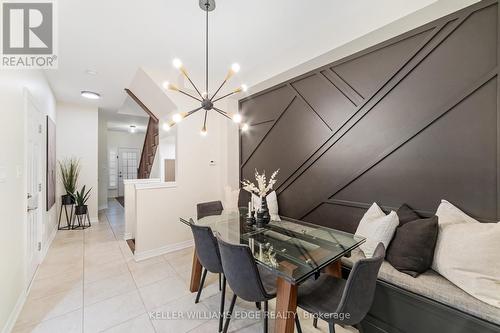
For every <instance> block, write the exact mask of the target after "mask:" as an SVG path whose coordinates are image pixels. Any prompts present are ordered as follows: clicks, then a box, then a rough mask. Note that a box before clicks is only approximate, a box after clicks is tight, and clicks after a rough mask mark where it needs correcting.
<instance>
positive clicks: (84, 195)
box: [73, 185, 92, 215]
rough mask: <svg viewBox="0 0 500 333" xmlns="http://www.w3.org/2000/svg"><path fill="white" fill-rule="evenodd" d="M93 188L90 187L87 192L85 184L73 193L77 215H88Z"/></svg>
mask: <svg viewBox="0 0 500 333" xmlns="http://www.w3.org/2000/svg"><path fill="white" fill-rule="evenodd" d="M91 190H92V188H90V189H89V190H88V191H87V192H85V185H84V186H83V187H82V189H81V190H80V191H76V193H75V194H73V198H74V200H75V204H76V207H75V215H87V211H88V208H87V205H86V203H87V200H89V197H90V191H91Z"/></svg>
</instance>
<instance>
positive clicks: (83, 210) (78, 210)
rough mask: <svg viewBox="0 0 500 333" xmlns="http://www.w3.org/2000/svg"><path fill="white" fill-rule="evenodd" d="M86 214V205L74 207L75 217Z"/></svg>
mask: <svg viewBox="0 0 500 333" xmlns="http://www.w3.org/2000/svg"><path fill="white" fill-rule="evenodd" d="M86 214H87V205H83V206H76V207H75V215H86Z"/></svg>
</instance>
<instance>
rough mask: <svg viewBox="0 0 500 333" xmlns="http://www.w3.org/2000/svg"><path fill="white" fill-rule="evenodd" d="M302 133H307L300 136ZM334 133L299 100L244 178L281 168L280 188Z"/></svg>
mask: <svg viewBox="0 0 500 333" xmlns="http://www.w3.org/2000/svg"><path fill="white" fill-rule="evenodd" d="M298 133H307V134H305V135H298ZM329 135H330V130H329V129H328V127H327V126H326V125H325V124H324V123H323V122H322V121H321V119H320V118H319V117H318V116H317V115H316V114H315V113H314V112H313V111H312V110H311V109H310V108H309V107H308V106H307V104H306V103H304V102H303V101H302V100H301V99H299V98H295V100H294V101H293V103H292V104H291V105H290V107H289V108H288V109H287V110H286V112H285V113H284V114H283V116H282V117H281V118H280V120H279V121H278V122H277V123H276V125H275V126H274V127H273V129H272V130H271V132H269V134H268V135H267V137H266V138H265V139H264V141H263V142H262V143H261V144H260V146H259V149H258V150H257V151H256V152H255V153H254V154H253V155H252V157H250V159H249V160H248V162H247V163H246V164H245V165H244V167H243V169H242V176H243V178H244V179H254V172H255V169H256V168H257V170H259V171H262V170H266V172H267V174H270V173H271V172H273V171H274V170H276V169H278V168H279V169H280V176H279V177H278V178H279V179H278V183H277V186H279V183H280V182H282V181H283V180H284V179H285V177H287V176H289V175H290V174H291V173H292V172H293V171H294V170H295V169H296V168H297V167H298V166H299V165H300V164H301V163H303V162H304V161H305V160H306V159H307V158H308V157H309V152H310V151H314V150H315V149H317V148H319V146H320V145H321V144H323V142H324V141H325V140H326V138H328V136H329Z"/></svg>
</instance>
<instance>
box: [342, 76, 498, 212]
mask: <svg viewBox="0 0 500 333" xmlns="http://www.w3.org/2000/svg"><path fill="white" fill-rule="evenodd" d="M496 96H497V85H496V80H494V79H493V80H491V81H490V82H489V83H488V84H486V85H484V86H483V87H481V88H480V89H479V90H478V91H476V92H475V93H474V94H473V95H471V96H470V97H469V98H467V99H466V100H465V101H463V102H462V103H460V104H459V105H457V106H456V107H455V108H453V109H452V110H450V111H449V112H448V113H447V114H445V115H444V116H443V117H442V118H440V119H438V120H437V121H436V122H434V123H433V124H432V125H431V126H429V127H428V128H426V129H425V130H423V131H422V132H421V133H420V134H418V135H417V136H416V137H414V138H413V139H411V140H410V141H409V142H407V143H406V144H405V145H404V146H402V147H400V148H399V149H397V150H396V151H395V152H394V153H393V154H391V155H389V156H388V157H387V158H386V159H384V160H382V161H381V162H379V163H378V164H377V165H375V166H374V167H373V168H372V169H370V170H369V171H368V172H366V173H365V174H363V175H362V176H360V177H359V178H358V179H356V180H355V181H353V182H352V183H351V184H349V186H348V187H346V188H345V189H344V190H342V191H340V192H339V193H338V194H337V195H335V196H334V197H333V198H334V199H338V200H346V201H360V202H373V201H377V200H378V201H380V202H383V203H384V204H386V205H389V206H392V207H399V205H401V204H402V203H404V202H406V203H408V204H409V205H410V206H412V207H419V209H421V210H425V211H429V212H433V211H435V210H436V208H437V204H438V203H439V201H440V200H441V199H443V198H446V199H447V200H450V201H451V202H454V203H456V204H458V205H459V206H461V207H466V208H467V210H468V212H469V213H471V214H473V215H475V216H481V217H483V218H487V219H490V220H495V219H496V215H497V212H496V209H497V203H496V190H497V184H496V182H493V181H491V180H492V179H495V178H496V175H497V169H496V165H497V144H496V135H497V101H496V98H497V97H496ZM477 110H481V112H476V111H477ZM436 143H438V144H436ZM450 171H451V172H450ZM423 193H425V194H426V195H422V194H423Z"/></svg>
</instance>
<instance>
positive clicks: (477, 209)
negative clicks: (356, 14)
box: [240, 0, 500, 231]
mask: <svg viewBox="0 0 500 333" xmlns="http://www.w3.org/2000/svg"><path fill="white" fill-rule="evenodd" d="M497 32H498V5H497V2H496V1H493V0H491V1H490V0H487V1H481V2H479V3H477V4H475V5H472V6H470V7H468V8H465V9H463V10H461V11H459V12H457V13H454V14H451V15H449V16H447V17H444V18H442V19H439V20H437V21H435V22H432V23H430V24H428V25H426V26H424V27H420V28H418V29H415V30H413V31H410V32H408V33H405V34H403V35H402V36H398V37H396V38H394V39H392V40H390V41H386V42H383V43H381V44H380V45H378V46H375V47H373V48H370V49H369V50H366V51H361V52H360V53H359V54H355V55H352V56H349V57H347V58H346V59H342V60H339V61H337V62H335V63H332V64H328V65H326V66H323V67H321V68H318V69H316V70H314V71H311V72H310V73H305V74H304V75H301V76H299V77H297V78H294V79H291V80H289V81H287V82H284V83H282V84H280V85H279V86H277V87H275V88H271V89H269V90H268V91H264V92H261V93H259V94H257V95H255V96H250V97H248V98H246V99H244V100H242V101H240V108H241V110H243V111H245V112H247V115H248V116H249V117H250V119H251V118H252V115H255V118H257V119H264V118H265V117H263V115H264V114H273V117H268V118H269V119H276V118H277V117H279V114H281V112H282V110H283V108H284V107H286V105H287V104H286V103H287V102H289V101H290V99H291V98H293V97H292V96H294V94H295V92H294V91H293V89H292V88H290V87H293V88H294V89H296V91H297V92H298V93H299V94H298V95H297V96H296V97H295V98H296V100H295V101H294V103H293V107H292V108H290V110H288V111H286V112H285V113H284V114H283V116H282V117H281V118H279V120H278V121H277V122H276V124H275V125H274V122H273V123H272V124H273V125H271V128H270V129H269V132H268V134H267V135H266V136H262V134H261V133H256V134H257V135H256V137H255V138H252V139H249V138H247V137H243V136H242V138H241V141H242V145H244V146H245V148H244V150H243V152H242V155H244V156H246V155H248V154H249V153H248V151H250V150H253V148H252V149H249V148H248V147H250V148H251V147H254V146H255V147H257V148H255V152H254V153H253V155H252V156H251V157H250V158H249V160H248V162H246V160H245V159H242V161H241V172H242V176H243V177H247V178H253V170H254V168H257V169H266V170H268V171H269V172H271V171H272V170H274V169H277V168H281V169H282V171H283V172H282V173H281V174H280V176H279V184H278V189H277V192H278V199H279V203H280V212H281V213H282V214H284V215H288V216H291V217H296V218H306V219H307V220H310V221H312V222H314V223H318V224H323V225H329V226H333V227H338V228H340V227H341V226H343V229H344V230H349V231H354V230H355V225H356V223H357V222H358V221H359V217H360V214H361V213H360V210H359V209H358V210H355V209H354V210H353V208H352V207H351V208H349V207H348V206H346V205H340V206H341V208H339V207H340V206H339V205H337V204H332V200H333V201H338V200H339V199H340V200H342V202H355V203H359V204H361V205H362V207H364V208H366V207H368V206H369V204H371V203H372V202H373V201H377V202H379V203H380V204H382V205H386V206H391V207H394V208H397V206H398V205H399V204H400V203H402V202H408V203H409V204H411V205H412V206H413V208H415V209H417V210H420V211H423V212H427V213H431V212H432V211H433V210H435V208H436V207H437V205H438V204H439V199H441V198H445V199H448V200H451V201H453V202H455V203H456V204H457V205H458V206H459V207H460V208H462V209H464V210H465V211H467V212H470V213H471V214H472V215H474V216H476V217H478V218H480V219H482V220H498V219H499V214H498V211H499V207H500V206H499V204H498V202H499V197H498V192H499V189H500V183H499V181H498V180H499V179H498V178H499V177H498V174H499V170H498V167H497V161H498V160H500V154H499V152H498V150H499V149H500V144H499V143H498V142H497V141H498V140H499V139H498V138H499V137H500V133H499V132H498V127H499V125H497V124H498V123H499V120H498V119H497V118H498V117H497V114H498V103H497V100H498V99H499V98H500V97H499V95H498V90H499V88H498V84H497V80H498V68H497V64H498V54H497V47H498V42H497V40H498V33H497ZM330 69H333V70H334V71H335V72H330ZM323 73H328V75H326V77H325V75H324V74H323ZM336 73H337V74H338V75H339V76H337V75H336ZM327 79H328V80H327ZM358 93H359V94H358ZM299 103H301V105H300V104H299ZM309 106H310V107H309ZM262 110H267V111H265V112H263V111H262ZM315 112H316V113H317V114H316V113H315ZM319 117H321V119H320V118H319ZM322 120H324V122H323V121H322ZM325 123H326V124H328V125H329V127H331V129H332V130H331V131H330V129H329V128H328V127H327V126H326V124H325ZM242 135H245V134H242ZM249 135H252V134H251V133H249ZM260 137H264V139H260ZM256 142H261V144H260V145H259V144H255V143H256ZM346 207H347V208H346ZM361 211H363V210H361ZM353 217H354V218H353Z"/></svg>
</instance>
